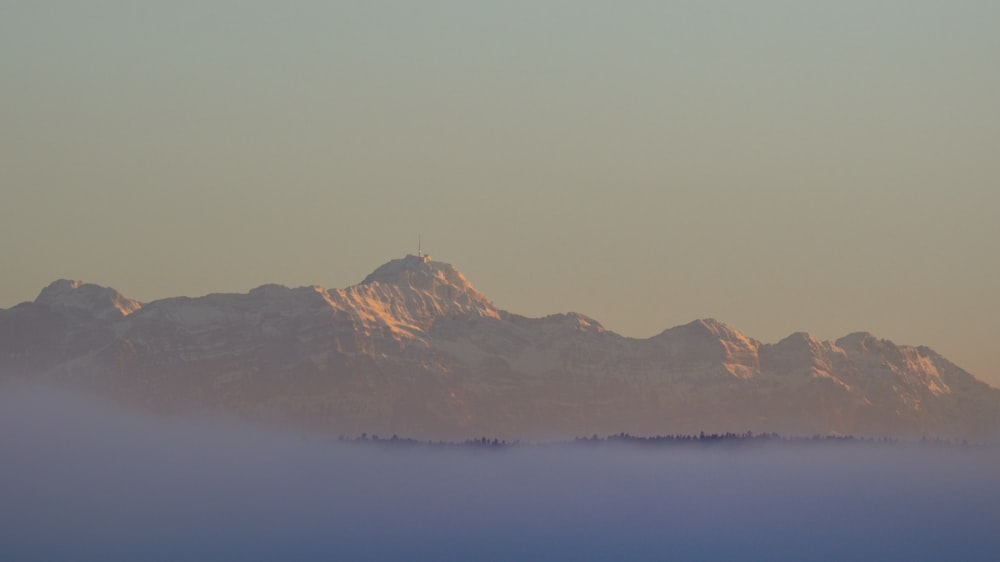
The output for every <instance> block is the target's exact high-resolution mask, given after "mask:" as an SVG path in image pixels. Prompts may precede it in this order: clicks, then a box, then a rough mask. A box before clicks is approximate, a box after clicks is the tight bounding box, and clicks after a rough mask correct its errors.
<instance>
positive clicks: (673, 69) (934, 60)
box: [0, 0, 1000, 385]
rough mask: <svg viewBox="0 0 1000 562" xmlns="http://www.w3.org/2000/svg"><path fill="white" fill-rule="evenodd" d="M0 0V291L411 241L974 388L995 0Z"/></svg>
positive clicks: (574, 294)
mask: <svg viewBox="0 0 1000 562" xmlns="http://www.w3.org/2000/svg"><path fill="white" fill-rule="evenodd" d="M287 4H288V3H277V2H255V1H246V0H244V1H240V2H211V3H205V2H183V1H172V2H157V3H153V2H134V1H122V2H110V1H95V2H55V1H51V2H37V1H23V2H22V1H12V0H5V1H3V2H2V3H0V131H2V134H0V189H2V192H0V195H2V199H0V200H2V205H0V264H2V265H0V267H2V270H3V275H2V285H0V307H9V306H12V305H14V304H16V303H18V302H21V301H25V300H31V299H33V298H34V297H35V296H36V295H37V293H38V291H39V290H40V289H41V288H42V287H43V286H45V285H46V284H48V283H49V282H51V281H52V280H54V279H56V278H61V277H68V278H76V279H83V280H86V281H90V282H95V283H100V284H103V285H110V286H113V287H115V288H117V289H118V290H120V291H122V292H123V293H125V294H127V295H129V296H131V297H134V298H137V299H140V300H144V301H148V300H152V299H156V298H162V297H167V296H174V295H182V294H183V295H191V296H196V295H202V294H206V293H209V292H243V291H246V290H248V289H250V288H252V287H254V286H257V285H260V284H263V283H267V282H277V283H282V284H286V285H290V286H299V285H308V284H318V285H323V286H326V287H343V286H346V285H350V284H352V283H356V282H358V281H360V280H361V279H363V278H364V276H365V275H366V274H367V273H369V272H370V271H371V270H373V269H374V268H375V267H377V266H378V265H380V264H382V263H384V262H386V261H388V260H389V259H392V258H396V257H400V256H402V255H403V254H406V253H414V252H415V251H416V241H417V234H418V233H422V234H423V239H424V248H425V249H426V250H427V251H428V252H429V253H431V254H432V255H433V256H434V257H435V259H440V260H442V261H447V262H450V263H452V264H454V265H455V266H456V267H458V269H459V270H461V271H462V272H463V273H465V275H466V276H467V277H468V278H469V279H470V280H471V281H472V282H473V284H475V285H476V286H477V287H478V288H479V289H480V290H481V291H482V292H484V293H485V294H486V295H487V296H489V297H490V298H492V299H493V300H494V302H495V304H497V305H498V306H500V307H502V308H505V309H508V310H511V311H514V312H518V313H521V314H525V315H530V316H539V315H543V314H548V313H553V312H562V311H569V310H574V311H579V312H582V313H585V314H587V315H590V316H593V317H594V318H596V319H597V320H599V321H600V322H601V323H602V324H604V326H605V327H607V328H608V329H611V330H615V331H617V332H620V333H622V334H625V335H629V336H635V337H647V336H651V335H653V334H655V333H658V332H659V331H661V330H663V329H665V328H668V327H670V326H674V325H678V324H682V323H686V322H688V321H690V320H693V319H695V318H702V317H715V318H717V319H719V320H721V321H723V322H726V323H728V324H730V325H732V326H734V327H736V328H737V329H740V330H741V331H743V332H745V333H746V334H747V335H749V336H752V337H756V338H758V339H760V340H763V341H766V342H769V341H777V340H778V339H780V338H782V337H784V336H785V335H787V334H789V333H791V332H794V331H800V330H802V331H808V332H810V333H812V334H813V335H814V336H816V337H818V338H821V339H833V338H837V337H840V336H842V335H845V334H847V333H849V332H852V331H858V330H865V331H871V332H873V333H875V334H876V335H879V336H881V337H885V338H889V339H892V340H894V341H896V342H897V343H907V344H925V345H929V346H931V347H932V348H934V349H936V350H937V351H939V352H941V353H943V354H944V355H945V356H947V357H948V358H950V359H952V360H953V361H955V362H956V363H958V364H959V365H960V366H962V367H964V368H966V369H967V370H969V371H971V372H972V373H973V374H975V375H977V376H978V377H980V378H982V379H984V380H987V381H989V382H991V383H992V384H994V385H1000V368H998V367H997V366H996V365H995V364H994V363H993V362H992V361H991V359H993V357H994V356H995V354H996V350H997V344H996V341H997V339H996V325H997V324H996V323H997V319H998V318H1000V296H998V293H997V289H998V285H1000V283H998V278H1000V252H998V251H997V250H998V248H997V241H998V240H1000V220H998V219H997V217H996V215H997V213H998V211H1000V103H997V100H998V99H1000V3H997V2H993V1H982V2H944V1H941V2H924V1H913V0H910V1H883V2H855V1H840V2H803V1H787V2H777V1H772V2H673V3H667V2H585V1H567V2H540V1H537V0H533V1H530V2H519V1H507V2H470V1H455V2H431V1H428V2H339V3H334V2H296V3H293V5H291V6H289V5H287Z"/></svg>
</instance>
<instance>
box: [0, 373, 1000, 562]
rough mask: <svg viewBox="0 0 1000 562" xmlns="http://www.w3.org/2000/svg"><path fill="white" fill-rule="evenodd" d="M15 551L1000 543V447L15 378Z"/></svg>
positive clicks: (781, 553) (764, 549) (791, 550)
mask: <svg viewBox="0 0 1000 562" xmlns="http://www.w3.org/2000/svg"><path fill="white" fill-rule="evenodd" d="M0 451H2V453H3V457H2V458H3V461H2V462H0V482H2V488H0V489H2V493H3V501H2V502H0V528H2V529H3V531H2V533H0V558H3V559H27V558H30V559H67V558H72V559H101V560H108V559H143V560H151V559H163V560H167V559H170V560H177V559H211V558H221V557H225V558H230V559H237V558H238V559H269V560H273V559H287V558H290V557H291V558H300V559H301V558H310V559H317V558H337V559H344V560H348V559H349V560H382V559H434V560H510V559H584V560H585V559H593V560H607V559H669V558H683V559H719V558H720V557H723V558H730V559H734V558H739V559H770V560H774V559H789V560H791V559H795V560H800V559H843V560H848V559H850V560H858V559H879V560H888V559H895V560H904V559H905V560H914V559H924V560H941V559H952V560H955V559H962V560H976V559H981V560H986V559H990V558H993V557H994V556H995V555H996V552H1000V536H998V534H997V533H996V520H997V519H996V517H997V515H996V514H997V513H1000V483H998V478H997V476H996V475H997V470H998V468H1000V454H998V452H997V450H996V449H995V448H987V447H978V448H977V447H957V446H949V447H928V446H917V445H891V444H889V445H871V444H857V443H855V444H838V443H827V444H822V445H815V444H808V445H780V444H764V445H757V446H748V447H699V448H691V447H664V448H652V449H650V448H639V447H634V446H628V445H603V446H598V447H593V446H583V445H577V446H568V445H567V446H533V447H511V448H503V449H475V448H467V447H466V448H460V447H459V448H443V447H425V446H411V447H400V446H396V447H391V446H380V445H373V444H351V443H337V442H332V441H326V440H322V439H317V438H307V437H303V436H301V435H297V434H294V433H286V432H282V431H277V430H271V429H264V428H260V427H251V426H247V425H244V424H241V423H239V422H236V421H232V420H208V419H197V420H192V419H165V418H158V417H153V416H147V415H144V414H137V413H134V412H129V411H124V410H122V409H119V408H116V407H112V406H109V405H107V404H104V403H99V402H95V401H92V400H89V399H84V398H81V397H77V396H72V395H68V394H65V393H62V392H54V391H49V390H39V389H31V390H25V389H19V390H14V389H9V388H0Z"/></svg>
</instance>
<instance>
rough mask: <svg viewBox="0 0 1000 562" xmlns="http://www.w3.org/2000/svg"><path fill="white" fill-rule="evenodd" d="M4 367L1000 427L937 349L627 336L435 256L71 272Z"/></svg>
mask: <svg viewBox="0 0 1000 562" xmlns="http://www.w3.org/2000/svg"><path fill="white" fill-rule="evenodd" d="M0 372H2V374H3V376H4V377H7V378H14V377H20V378H31V379H41V380H46V381H54V382H60V383H66V384H73V385H77V386H82V387H86V388H92V389H96V390H98V391H100V392H103V393H108V394H111V395H113V396H116V397H118V398H120V399H123V400H126V401H129V402H134V403H137V404H142V405H144V406H146V407H152V408H158V409H167V410H188V409H203V408H208V409H222V410H225V411H229V412H236V413H239V414H242V415H246V416H249V417H252V418H255V419H260V420H271V421H283V422H291V423H296V424H301V425H303V426H307V427H310V428H314V429H318V430H322V431H327V432H331V433H334V434H343V435H354V434H360V433H362V432H366V433H369V434H372V433H376V434H385V435H391V434H398V435H405V436H412V437H419V438H428V439H456V438H465V437H473V436H476V437H478V436H480V435H490V436H497V437H503V438H513V439H539V438H550V437H571V436H579V435H590V434H593V433H600V434H608V433H619V432H623V431H624V432H629V433H635V434H671V433H698V432H700V431H706V432H726V431H733V432H743V431H747V430H751V431H754V432H762V431H776V432H780V433H784V434H796V435H802V434H814V433H823V434H828V433H843V434H854V435H888V436H902V437H920V436H946V437H977V436H978V437H989V436H993V435H995V434H996V433H997V430H998V427H1000V391H997V390H996V389H993V388H991V387H990V386H989V385H987V384H985V383H983V382H981V381H979V380H977V379H976V378H975V377H973V376H972V375H970V374H969V373H967V372H965V371H963V370H962V369H960V368H958V367H957V366H955V365H953V364H952V363H950V362H948V361H947V360H946V359H944V358H943V357H941V356H940V355H938V354H936V353H935V352H933V351H932V350H930V349H928V348H926V347H909V346H899V345H896V344H894V343H892V342H890V341H887V340H882V339H878V338H876V337H874V336H872V335H870V334H866V333H857V334H851V335H849V336H846V337H844V338H841V339H839V340H837V341H836V342H829V341H818V340H816V339H814V338H812V337H811V336H809V335H808V334H805V333H796V334H792V335H791V336H789V337H787V338H785V339H783V340H781V341H780V342H777V343H774V344H765V343H761V342H759V341H757V340H755V339H753V338H749V337H747V336H745V335H743V334H742V333H740V332H739V331H738V330H735V329H733V328H731V327H729V326H727V325H725V324H723V323H721V322H718V321H716V320H711V319H706V320H696V321H694V322H691V323H689V324H686V325H684V326H678V327H676V328H671V329H668V330H665V331H664V332H662V333H661V334H659V335H656V336H654V337H651V338H648V339H633V338H626V337H623V336H620V335H618V334H615V333H613V332H610V331H607V330H605V329H604V328H603V327H602V326H601V325H600V324H599V323H598V322H597V321H596V320H593V319H591V318H588V317H586V316H584V315H582V314H577V313H568V314H556V315H552V316H547V317H544V318H527V317H524V316H519V315H517V314H512V313H509V312H506V311H502V310H498V309H497V308H495V307H494V306H493V304H492V303H491V302H490V301H489V299H487V298H486V297H485V296H484V295H482V294H481V293H480V292H479V291H477V290H476V289H475V288H474V287H473V286H472V284H471V283H469V281H468V280H467V279H466V278H465V277H464V276H463V275H462V274H461V273H460V272H458V271H457V270H456V269H455V268H454V267H452V266H451V265H449V264H446V263H442V262H437V261H433V260H431V259H430V258H429V257H428V256H423V255H420V256H412V255H411V256H406V257H404V258H402V259H397V260H392V261H390V262H388V263H387V264H385V265H383V266H381V267H379V268H378V269H376V270H375V271H374V272H372V273H371V274H370V275H368V276H367V277H366V278H365V279H364V280H363V281H362V282H361V283H359V284H357V285H353V286H351V287H347V288H344V289H330V290H328V289H324V288H322V287H318V286H312V287H300V288H287V287H283V286H280V285H264V286H261V287H258V288H256V289H253V290H252V291H250V292H249V293H247V294H212V295H206V296H203V297H198V298H188V297H176V298H169V299H163V300H158V301H154V302H151V303H146V304H141V303H139V302H137V301H134V300H132V299H129V298H127V297H125V296H123V295H121V294H120V293H118V292H117V291H115V290H113V289H110V288H105V287H100V286H97V285H91V284H86V283H81V282H79V281H66V280H61V281H56V282H55V283H53V284H51V285H50V286H49V287H46V288H45V289H44V290H43V291H42V292H41V294H40V295H39V296H38V298H37V299H36V300H35V301H34V302H27V303H22V304H20V305H18V306H15V307H13V308H10V309H7V310H0Z"/></svg>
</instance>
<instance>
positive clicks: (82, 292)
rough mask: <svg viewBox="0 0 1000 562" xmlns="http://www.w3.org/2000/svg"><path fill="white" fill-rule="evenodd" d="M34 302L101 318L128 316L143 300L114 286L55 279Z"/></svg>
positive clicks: (140, 305) (140, 306)
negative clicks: (136, 298)
mask: <svg viewBox="0 0 1000 562" xmlns="http://www.w3.org/2000/svg"><path fill="white" fill-rule="evenodd" d="M35 302H36V303H37V304H44V305H47V306H50V307H53V308H62V309H68V310H75V311H79V312H81V313H83V314H87V315H90V316H94V317H97V318H100V319H102V320H111V319H117V318H121V317H124V316H128V315H129V314H132V313H133V312H135V311H137V310H139V309H140V308H142V304H141V303H139V302H138V301H135V300H132V299H130V298H128V297H126V296H124V295H122V294H121V293H119V292H118V291H116V290H114V289H111V288H108V287H101V286H99V285H94V284H91V283H84V282H82V281H70V280H69V279H60V280H58V281H54V282H53V283H52V284H50V285H49V286H48V287H45V288H44V289H42V292H41V293H39V295H38V297H37V298H36V299H35Z"/></svg>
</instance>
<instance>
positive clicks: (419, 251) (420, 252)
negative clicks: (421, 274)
mask: <svg viewBox="0 0 1000 562" xmlns="http://www.w3.org/2000/svg"><path fill="white" fill-rule="evenodd" d="M422 242H423V241H422V240H421V235H420V234H419V233H418V234H417V257H418V258H422V257H424V250H423V247H422Z"/></svg>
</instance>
